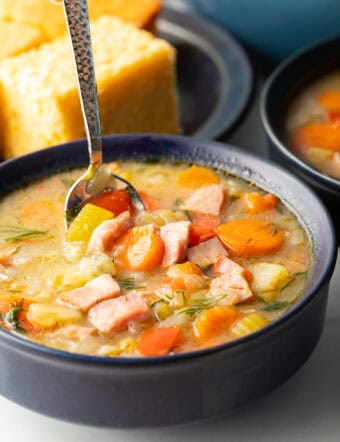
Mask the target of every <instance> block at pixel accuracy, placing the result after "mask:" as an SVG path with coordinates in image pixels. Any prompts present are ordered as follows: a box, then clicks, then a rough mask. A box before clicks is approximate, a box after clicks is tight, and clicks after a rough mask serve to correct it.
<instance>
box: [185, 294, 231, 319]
mask: <svg viewBox="0 0 340 442" xmlns="http://www.w3.org/2000/svg"><path fill="white" fill-rule="evenodd" d="M226 296H228V295H227V294H223V295H218V296H215V297H213V298H195V299H193V300H192V301H193V302H190V303H189V304H188V305H187V306H186V307H183V308H181V309H180V310H178V313H179V314H182V313H184V314H186V315H188V316H194V315H196V314H198V313H202V312H204V311H205V310H209V309H210V308H213V307H215V306H216V305H217V304H218V303H219V302H220V301H221V299H223V298H225V297H226Z"/></svg>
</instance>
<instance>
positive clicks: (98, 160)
mask: <svg viewBox="0 0 340 442" xmlns="http://www.w3.org/2000/svg"><path fill="white" fill-rule="evenodd" d="M63 4H64V12H65V17H66V23H67V28H68V33H69V36H70V40H71V44H72V49H73V56H74V61H75V65H76V70H77V79H78V90H79V97H80V103H81V108H82V113H83V118H84V124H85V130H86V137H87V142H88V149H89V156H90V165H89V167H88V169H87V171H86V172H85V173H84V174H83V175H82V176H81V177H80V178H79V179H78V180H77V181H76V182H75V183H74V184H73V185H72V187H71V188H70V190H69V191H68V193H67V196H66V201H65V223H66V228H68V227H69V225H70V223H71V222H72V220H73V219H74V217H75V216H76V214H77V213H78V212H79V210H80V208H81V207H82V205H83V204H84V202H86V200H87V199H88V198H90V197H91V196H93V195H96V194H98V193H100V192H102V191H104V190H109V189H115V188H116V186H117V181H119V182H122V183H124V185H125V186H124V187H125V190H126V191H127V192H128V193H129V196H130V200H131V203H132V205H133V206H134V207H135V209H136V210H137V211H140V210H145V207H144V204H143V202H142V200H141V197H140V195H139V194H138V192H137V190H136V189H135V188H134V187H133V186H132V185H131V184H130V183H129V182H128V181H126V180H125V179H123V178H121V177H119V176H118V175H115V174H112V173H111V170H110V168H109V166H107V165H105V164H103V156H102V139H101V129H100V118H99V108H98V97H97V86H96V78H95V73H94V65H93V55H92V44H91V34H90V25H89V16H88V9H87V0H64V2H63Z"/></svg>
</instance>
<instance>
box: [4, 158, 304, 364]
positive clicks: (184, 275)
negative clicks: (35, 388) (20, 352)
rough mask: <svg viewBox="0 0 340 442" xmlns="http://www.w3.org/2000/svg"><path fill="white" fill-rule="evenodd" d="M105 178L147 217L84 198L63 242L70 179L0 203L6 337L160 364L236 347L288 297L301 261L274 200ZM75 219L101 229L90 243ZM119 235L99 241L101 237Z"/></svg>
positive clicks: (218, 182) (252, 190) (175, 173)
mask: <svg viewBox="0 0 340 442" xmlns="http://www.w3.org/2000/svg"><path fill="white" fill-rule="evenodd" d="M112 169H113V170H114V172H115V173H119V174H121V175H122V176H123V177H125V178H126V179H128V180H130V181H131V182H132V184H133V185H134V186H135V187H136V188H137V190H138V191H139V192H141V193H142V195H143V198H144V201H145V203H146V207H147V209H148V211H147V212H145V213H142V214H139V215H136V216H135V215H134V214H133V213H132V211H131V207H128V209H130V211H129V210H128V211H125V210H123V209H124V207H123V206H124V204H125V203H124V202H123V203H121V202H120V203H119V204H123V206H122V207H121V208H120V210H119V212H120V213H115V215H114V216H113V214H112V213H111V211H110V210H107V208H106V209H104V208H103V203H102V200H101V202H100V201H99V200H98V201H97V200H93V201H92V202H91V204H87V205H85V207H84V208H83V209H82V211H81V212H80V213H79V214H78V216H77V218H76V220H75V221H74V222H73V224H72V226H71V229H70V230H69V231H68V233H67V235H66V238H65V230H64V213H63V205H64V200H65V196H66V192H67V190H68V188H69V186H70V184H71V183H72V182H73V181H74V180H75V179H76V178H78V177H79V176H80V174H81V173H82V171H81V170H74V171H68V172H62V173H58V174H56V175H54V176H51V177H48V178H43V179H40V180H39V181H35V182H33V183H31V184H30V185H28V186H26V187H25V188H22V189H19V190H16V191H14V192H12V193H11V194H9V195H7V196H6V197H4V198H3V199H2V200H1V201H0V213H1V215H0V314H1V316H0V317H1V319H0V325H1V326H2V327H3V328H5V329H6V330H10V331H12V332H13V333H17V334H20V336H22V337H24V338H27V339H30V340H33V341H35V342H37V343H40V344H43V345H46V346H50V347H53V348H56V349H61V350H65V351H69V352H75V353H85V354H93V355H100V356H143V355H144V356H157V355H165V354H169V353H170V354H172V353H181V352H187V351H192V350H197V349H200V348H205V347H209V346H214V345H218V344H221V343H223V342H228V341H231V340H233V339H237V338H239V337H242V336H244V335H246V334H249V333H251V332H254V331H256V330H258V329H260V328H262V327H264V326H266V325H267V324H268V323H270V322H271V321H274V320H275V319H277V318H278V317H280V316H281V315H282V314H283V313H284V312H285V311H286V310H287V309H289V308H290V307H291V306H292V305H293V304H294V303H295V302H296V300H297V299H298V298H299V296H300V295H301V293H302V291H303V290H304V287H305V285H306V281H307V279H308V274H309V272H310V269H311V265H312V259H311V249H310V245H309V241H308V239H307V237H306V235H305V232H304V231H303V229H302V228H301V226H300V225H299V222H298V220H297V219H296V217H295V216H294V215H293V214H292V212H291V211H290V210H288V209H287V208H286V207H285V206H284V205H283V204H282V203H281V202H280V201H279V200H278V199H277V198H276V197H275V196H274V195H268V194H266V192H263V191H262V190H260V189H258V188H256V187H255V186H253V185H252V184H249V183H247V182H244V181H242V180H240V179H237V178H234V177H231V176H228V175H227V174H225V173H223V172H221V171H216V170H214V171H210V170H209V169H200V168H199V169H195V167H194V168H193V167H191V166H189V165H187V164H170V163H168V164H149V163H134V162H122V163H119V164H118V163H112ZM117 192H118V191H117ZM115 195H116V196H117V193H115ZM207 195H208V197H207ZM106 196H108V195H106ZM111 196H112V195H111ZM219 198H220V199H219ZM221 198H222V200H221ZM115 201H116V200H115ZM202 201H204V203H203V204H202ZM111 202H112V201H111ZM114 204H117V202H115V203H114ZM99 206H101V207H99ZM115 207H117V206H115ZM86 208H87V212H89V211H90V210H92V211H94V212H91V213H90V214H89V213H85V212H86V211H85V209H86ZM98 210H99V212H98ZM115 210H116V209H115ZM204 211H207V212H210V213H204ZM216 211H217V212H216ZM117 212H118V209H117ZM84 213H85V214H84ZM86 216H88V217H90V216H92V218H91V219H92V220H93V219H95V222H97V224H98V217H101V216H103V217H104V218H103V219H106V221H105V220H104V221H103V222H102V223H99V224H98V225H97V227H96V228H95V229H94V231H93V232H92V230H91V231H90V232H89V231H88V226H89V225H92V224H91V222H92V221H90V218H87V221H86V223H87V224H86V223H85V224H86V226H85V227H86V228H85V230H84V217H86ZM105 217H106V218H105ZM124 217H125V218H124ZM240 220H243V221H241V222H240ZM105 223H106V224H105ZM117 223H118V224H119V229H120V230H119V229H118V233H117V232H116V233H115V234H114V235H115V237H114V238H112V235H111V237H105V238H106V239H105V241H104V240H103V238H104V237H103V226H104V225H107V226H111V227H110V229H113V228H116V227H117V225H118V224H117ZM141 226H144V227H141ZM164 226H167V227H166V228H164ZM92 227H93V226H92ZM86 229H87V230H86ZM246 229H249V230H248V231H247V230H246ZM112 231H113V230H111V231H110V232H111V234H112ZM84 232H85V233H84ZM95 232H96V233H95ZM84 235H85V236H84ZM96 235H97V236H96ZM85 237H86V238H85ZM107 238H108V239H107ZM91 297H92V298H93V299H92V298H91ZM91 299H92V301H91ZM85 304H86V305H85Z"/></svg>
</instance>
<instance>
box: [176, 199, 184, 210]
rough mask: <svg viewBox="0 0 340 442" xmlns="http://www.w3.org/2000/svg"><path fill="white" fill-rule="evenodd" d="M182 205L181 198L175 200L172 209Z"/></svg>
mask: <svg viewBox="0 0 340 442" xmlns="http://www.w3.org/2000/svg"><path fill="white" fill-rule="evenodd" d="M183 204H184V201H183V198H176V199H175V202H174V207H175V208H178V207H180V206H182V205H183Z"/></svg>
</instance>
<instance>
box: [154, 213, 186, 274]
mask: <svg viewBox="0 0 340 442" xmlns="http://www.w3.org/2000/svg"><path fill="white" fill-rule="evenodd" d="M190 224H191V223H190V222H189V221H178V222H176V223H170V224H166V225H165V226H163V227H161V232H160V235H161V238H162V240H163V242H164V257H163V262H162V266H163V267H169V266H171V265H172V264H175V263H176V262H181V261H183V260H184V259H185V257H186V253H187V248H188V242H189V228H190Z"/></svg>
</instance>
